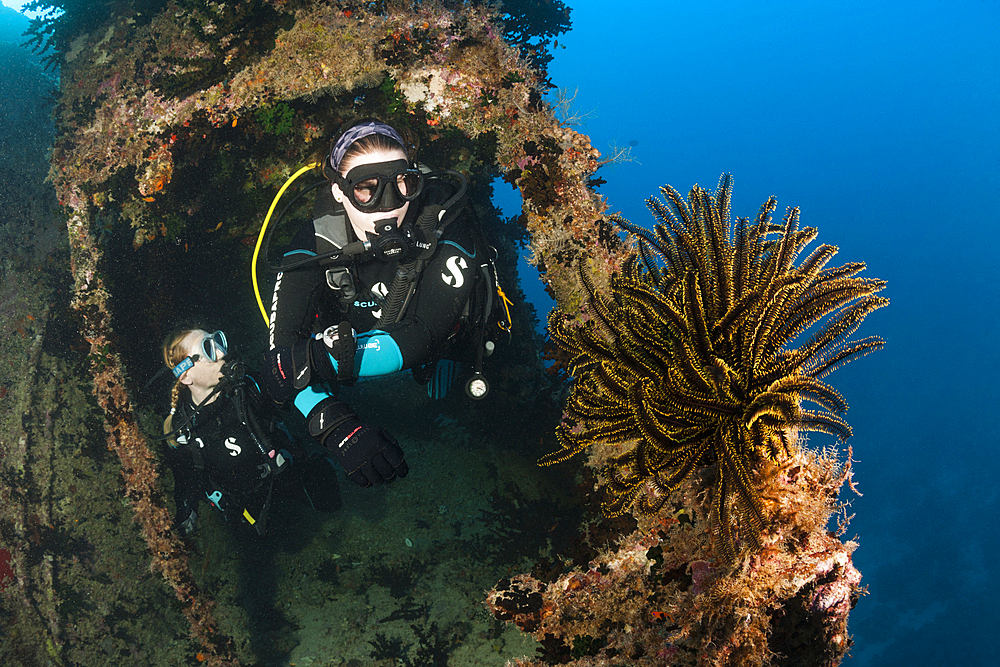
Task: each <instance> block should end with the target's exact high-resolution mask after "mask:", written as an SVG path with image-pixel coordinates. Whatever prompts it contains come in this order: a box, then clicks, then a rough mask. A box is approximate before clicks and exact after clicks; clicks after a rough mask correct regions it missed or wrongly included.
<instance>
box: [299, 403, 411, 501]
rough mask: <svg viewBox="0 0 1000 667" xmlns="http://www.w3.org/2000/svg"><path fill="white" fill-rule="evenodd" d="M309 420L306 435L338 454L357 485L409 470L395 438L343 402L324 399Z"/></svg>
mask: <svg viewBox="0 0 1000 667" xmlns="http://www.w3.org/2000/svg"><path fill="white" fill-rule="evenodd" d="M308 422H309V434H310V435H312V436H313V437H314V438H316V439H317V440H319V441H320V443H322V444H323V446H325V447H326V448H327V449H329V450H330V452H332V453H333V455H334V456H335V457H337V460H338V461H340V464H341V465H342V466H344V470H345V471H346V472H347V478H348V479H349V480H351V481H352V482H354V483H355V484H357V485H358V486H362V487H368V486H374V485H376V484H382V483H388V482H391V481H392V480H394V479H396V478H397V477H406V473H408V472H409V470H410V468H409V466H407V465H406V461H405V460H404V459H403V450H402V449H400V447H399V443H398V442H396V439H395V438H393V437H392V436H391V435H390V434H389V433H388V432H387V431H386V430H385V429H383V428H380V427H378V426H371V425H369V424H363V423H361V420H360V419H358V416H357V415H356V414H355V413H354V410H352V409H351V407H350V406H349V405H347V404H346V403H342V402H340V401H338V400H336V399H333V398H327V399H324V400H322V401H320V402H319V403H318V404H317V405H316V407H314V408H313V409H312V410H310V411H309V416H308Z"/></svg>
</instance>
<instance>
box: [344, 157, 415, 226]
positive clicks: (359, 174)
mask: <svg viewBox="0 0 1000 667" xmlns="http://www.w3.org/2000/svg"><path fill="white" fill-rule="evenodd" d="M333 180H334V182H335V183H336V184H337V185H339V186H340V189H341V190H342V191H343V193H344V195H345V196H347V198H348V199H350V200H351V204H353V205H354V207H355V208H356V209H358V210H359V211H364V212H365V213H381V212H387V211H394V210H396V209H398V208H402V207H403V205H405V204H406V202H409V201H413V200H414V199H416V198H417V197H419V196H420V193H421V192H422V191H423V189H424V175H423V173H421V172H420V170H419V169H412V168H410V164H409V162H407V161H406V160H392V161H390V162H375V163H372V164H361V165H358V166H357V167H354V168H353V169H351V170H350V171H349V172H347V176H341V175H340V174H339V173H335V174H334V175H333Z"/></svg>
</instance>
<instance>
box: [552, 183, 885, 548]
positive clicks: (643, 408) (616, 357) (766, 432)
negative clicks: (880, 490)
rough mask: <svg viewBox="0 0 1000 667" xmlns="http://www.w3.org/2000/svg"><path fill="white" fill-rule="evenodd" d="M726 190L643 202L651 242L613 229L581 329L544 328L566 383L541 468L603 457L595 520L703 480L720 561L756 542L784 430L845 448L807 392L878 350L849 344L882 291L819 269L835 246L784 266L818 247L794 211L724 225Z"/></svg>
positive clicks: (830, 393)
mask: <svg viewBox="0 0 1000 667" xmlns="http://www.w3.org/2000/svg"><path fill="white" fill-rule="evenodd" d="M732 186H733V180H732V176H730V175H728V174H726V175H723V177H722V178H721V180H720V181H719V186H718V188H717V190H716V192H715V193H714V194H713V193H711V192H709V191H707V190H705V189H702V188H700V187H698V186H697V185H695V186H694V188H692V190H691V192H690V194H689V195H688V198H687V201H685V200H684V198H683V197H682V196H681V195H680V194H679V193H678V192H677V191H676V190H675V189H673V188H672V187H670V186H665V187H663V188H661V189H660V192H661V193H662V195H663V197H664V201H661V200H659V199H657V198H650V199H647V200H646V204H647V206H648V208H649V209H650V211H651V212H652V213H653V216H654V217H655V218H656V224H655V226H654V228H653V229H652V231H650V230H648V229H643V228H642V227H639V226H637V225H635V224H632V223H630V222H628V221H627V220H624V219H621V218H614V219H612V222H613V223H614V224H615V225H617V226H618V227H619V228H621V229H623V230H624V231H626V232H628V233H630V234H631V235H633V236H634V237H635V239H636V240H637V244H636V250H635V252H634V253H633V254H632V255H630V256H629V257H628V258H627V259H626V260H625V262H623V264H622V268H621V270H620V271H618V272H616V273H615V274H614V275H612V276H611V278H610V289H609V290H608V291H607V293H605V294H602V293H601V291H600V290H599V289H598V288H597V287H596V286H595V284H594V280H593V278H592V277H590V276H589V275H588V274H587V272H586V271H585V270H584V269H583V268H582V267H581V270H580V274H581V278H582V283H583V285H584V287H585V289H586V291H587V293H588V296H589V301H588V305H589V308H588V313H589V315H590V318H589V321H587V322H586V323H585V324H584V325H583V326H578V325H577V324H576V323H575V322H574V320H573V319H571V318H570V317H569V316H568V315H567V314H565V313H561V312H558V311H554V312H553V314H552V315H551V316H550V319H549V331H550V333H551V336H552V338H553V339H554V341H555V342H556V344H557V345H558V346H559V347H560V348H562V350H563V351H564V352H565V353H567V354H568V356H569V357H570V361H569V363H568V365H569V370H570V372H571V373H572V375H573V377H574V379H575V383H574V386H573V388H572V391H571V393H570V395H569V398H568V399H567V405H566V413H567V417H568V418H569V420H570V423H566V422H565V421H564V423H563V424H561V425H560V426H559V427H558V429H557V437H558V440H559V444H560V447H561V449H559V450H558V451H555V452H552V453H550V454H548V455H546V456H544V457H543V458H542V459H541V460H540V463H541V464H542V465H549V464H552V463H556V462H559V461H564V460H566V459H568V458H569V457H571V456H573V455H575V454H577V453H579V452H582V451H584V450H585V449H587V448H588V447H590V446H591V445H594V444H597V443H605V444H609V445H612V446H613V447H614V448H615V449H616V451H615V453H613V454H612V455H610V457H609V458H608V459H607V461H608V463H607V466H606V467H605V468H604V471H603V472H604V475H603V477H604V481H605V484H606V487H607V490H608V491H609V493H610V500H609V501H608V502H607V503H606V504H605V511H606V513H608V514H610V515H619V514H622V513H624V512H626V511H628V510H629V509H630V508H632V507H633V506H634V508H635V509H637V510H638V511H639V512H641V513H643V514H652V513H655V512H657V511H658V510H659V509H660V508H661V507H662V506H663V504H664V503H665V502H666V500H667V497H668V496H669V494H670V493H671V492H672V491H673V490H675V489H676V488H677V487H678V486H679V485H680V484H681V482H683V481H684V480H685V479H687V478H688V477H689V476H690V475H692V473H694V472H695V471H696V470H699V469H704V468H714V470H715V475H714V494H713V497H712V517H711V530H712V533H713V538H714V541H715V544H716V549H717V552H718V553H720V555H722V556H723V557H725V558H726V559H727V560H729V561H730V562H732V561H733V560H735V558H736V556H737V554H738V553H739V552H740V550H741V549H742V548H744V547H749V548H750V549H753V550H756V549H758V548H759V547H760V544H761V542H760V537H761V533H762V532H763V530H764V526H765V523H766V519H765V512H764V506H763V503H762V501H761V496H760V492H759V489H758V488H756V486H755V482H754V480H755V472H756V471H757V470H758V469H759V466H760V465H761V463H762V462H763V461H765V460H769V461H772V462H779V461H780V460H781V459H782V458H784V457H787V456H789V455H790V447H792V446H794V439H795V436H794V435H793V433H794V432H798V431H821V432H824V433H829V434H832V435H834V436H836V437H837V438H839V439H841V440H843V439H846V438H847V437H848V436H849V435H850V434H851V429H850V426H848V424H847V422H846V421H844V419H843V418H842V416H841V415H842V414H843V412H844V411H845V410H846V409H847V404H846V402H845V401H844V399H843V398H842V397H841V395H840V394H839V393H838V392H837V391H836V390H835V389H834V388H833V387H831V386H830V385H828V384H826V383H825V382H824V381H823V380H822V378H824V377H826V376H827V375H829V374H830V373H831V372H833V371H834V370H835V369H837V368H838V367H840V366H842V365H844V364H846V363H848V362H850V361H853V360H854V359H857V358H859V357H861V356H864V355H865V354H867V353H869V352H872V351H873V350H877V349H880V348H881V347H882V346H883V344H884V342H883V340H882V339H881V338H878V337H874V336H873V337H869V338H864V339H861V340H853V341H852V340H850V337H851V335H852V334H853V333H854V332H855V331H856V329H857V328H858V326H859V325H860V324H861V322H862V321H863V320H864V318H865V317H866V316H867V315H868V314H869V313H871V312H872V311H874V310H876V309H878V308H881V307H882V306H884V305H886V304H887V303H888V299H886V298H884V297H881V296H878V294H877V292H879V291H880V290H881V289H882V288H883V287H884V286H885V282H884V281H882V280H875V279H871V278H862V277H859V276H858V275H857V274H858V273H860V272H861V271H862V270H863V269H864V268H865V265H864V264H863V263H861V262H851V263H848V264H845V265H843V266H839V267H829V266H828V263H829V262H830V260H831V259H832V258H833V257H834V255H835V254H836V253H837V248H836V247H834V246H830V245H821V246H819V247H817V248H816V249H815V250H813V251H812V252H811V253H810V254H809V255H808V256H807V257H805V259H803V260H802V261H799V262H797V261H796V260H797V259H798V258H799V255H800V253H801V252H802V251H803V250H804V249H805V247H806V246H808V245H809V244H810V243H811V242H812V241H813V239H815V238H816V233H817V232H816V229H814V228H811V227H803V228H801V229H800V228H799V209H798V208H790V209H788V211H787V213H786V214H785V216H784V219H783V221H782V222H781V223H780V224H778V223H775V222H773V221H772V213H773V212H774V210H775V208H776V206H777V200H776V199H775V198H774V197H771V198H770V199H768V200H767V202H765V203H764V205H763V206H762V207H761V209H760V211H759V213H758V214H757V217H756V219H755V220H754V221H753V222H751V221H750V220H749V218H737V219H736V220H735V221H731V220H730V212H729V208H730V196H731V193H732ZM800 338H802V339H804V340H801V341H800V340H799V339H800ZM796 343H798V346H797V347H793V346H792V345H793V344H796ZM805 404H808V406H809V407H810V409H807V406H806V405H805ZM710 478H711V477H709V479H710Z"/></svg>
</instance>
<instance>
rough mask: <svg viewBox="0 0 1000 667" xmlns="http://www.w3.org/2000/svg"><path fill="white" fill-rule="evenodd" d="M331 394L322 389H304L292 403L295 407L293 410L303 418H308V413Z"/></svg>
mask: <svg viewBox="0 0 1000 667" xmlns="http://www.w3.org/2000/svg"><path fill="white" fill-rule="evenodd" d="M332 396H333V394H331V393H330V392H328V391H324V390H322V389H316V388H314V387H306V388H305V389H303V390H302V391H300V392H299V394H298V396H296V397H295V400H294V401H292V403H293V404H294V405H295V409H296V410H298V411H299V412H300V413H302V416H303V417H308V416H309V411H310V410H312V409H313V408H315V407H316V405H317V404H318V403H319V402H320V401H322V400H323V399H325V398H331V397H332Z"/></svg>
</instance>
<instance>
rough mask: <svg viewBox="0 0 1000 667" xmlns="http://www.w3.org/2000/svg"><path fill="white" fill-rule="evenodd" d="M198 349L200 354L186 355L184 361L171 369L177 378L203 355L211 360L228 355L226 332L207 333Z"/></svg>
mask: <svg viewBox="0 0 1000 667" xmlns="http://www.w3.org/2000/svg"><path fill="white" fill-rule="evenodd" d="M198 350H199V354H195V355H192V356H190V357H184V360H183V361H181V362H180V363H179V364H177V365H176V366H174V367H173V368H171V369H170V370H171V371H172V372H173V374H174V377H175V378H179V377H180V376H181V375H183V374H184V371H186V370H188V369H189V368H191V367H192V366H194V362H196V361H198V359H200V358H201V357H205V358H206V359H208V360H209V361H218V360H219V359H221V358H222V357H224V356H226V353H227V352H228V351H229V343H228V341H227V340H226V334H224V333H223V332H221V331H216V332H213V333H210V334H205V337H204V338H202V339H201V343H199V345H198Z"/></svg>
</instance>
